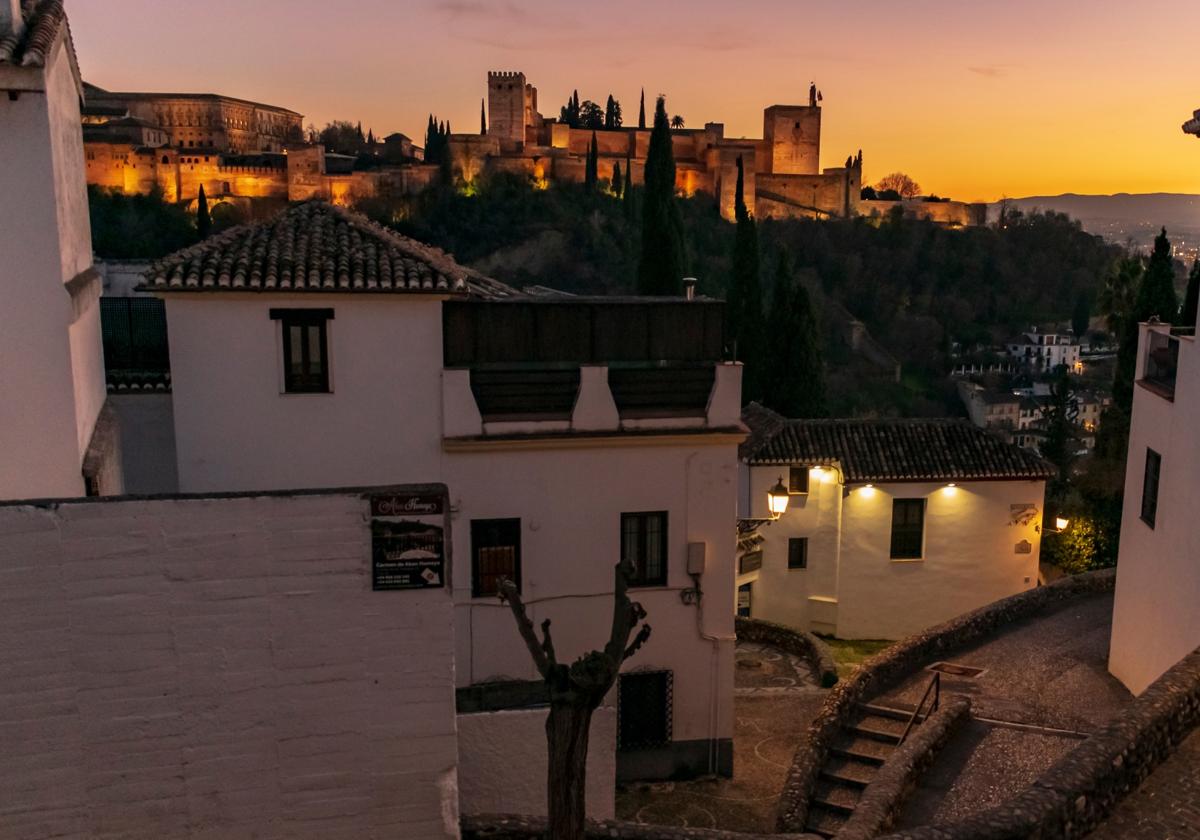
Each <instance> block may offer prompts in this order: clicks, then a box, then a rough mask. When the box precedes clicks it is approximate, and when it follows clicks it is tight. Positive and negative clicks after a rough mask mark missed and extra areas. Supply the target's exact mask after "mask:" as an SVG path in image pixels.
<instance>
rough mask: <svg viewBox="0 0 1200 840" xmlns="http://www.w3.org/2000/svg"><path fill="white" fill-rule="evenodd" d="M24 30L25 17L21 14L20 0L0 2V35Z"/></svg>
mask: <svg viewBox="0 0 1200 840" xmlns="http://www.w3.org/2000/svg"><path fill="white" fill-rule="evenodd" d="M24 29H25V16H24V15H23V14H21V0H0V35H7V34H8V33H9V32H14V33H16V34H17V35H20V34H21V31H22V30H24Z"/></svg>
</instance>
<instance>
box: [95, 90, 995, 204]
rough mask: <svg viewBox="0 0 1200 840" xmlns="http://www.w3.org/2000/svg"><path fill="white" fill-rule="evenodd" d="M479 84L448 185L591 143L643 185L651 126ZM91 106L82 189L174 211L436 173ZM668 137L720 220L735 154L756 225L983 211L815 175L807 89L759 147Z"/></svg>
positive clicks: (294, 130) (134, 96) (410, 183)
mask: <svg viewBox="0 0 1200 840" xmlns="http://www.w3.org/2000/svg"><path fill="white" fill-rule="evenodd" d="M487 85H488V90H487V126H486V130H485V131H481V132H480V133H477V134H451V135H450V138H449V157H450V169H451V175H452V177H453V179H454V181H455V182H456V183H460V184H471V183H474V182H475V181H476V180H477V179H479V178H481V177H486V176H488V175H491V174H493V173H513V174H518V175H524V176H527V177H529V178H530V179H531V180H532V181H533V182H534V183H536V184H539V185H545V184H547V183H549V182H552V181H557V182H578V181H583V180H584V176H585V168H586V159H587V155H588V149H589V147H590V145H591V142H592V137H593V134H594V135H595V137H596V143H597V148H598V150H599V156H600V163H599V171H600V173H601V174H602V176H603V175H606V174H607V173H610V172H612V171H613V167H614V165H616V164H620V166H621V169H622V172H626V168H628V176H629V177H631V178H632V182H633V183H635V184H638V183H641V181H642V174H643V168H644V165H645V161H646V154H647V151H648V150H649V146H650V129H649V128H641V127H628V128H626V127H622V128H617V129H599V130H596V131H594V132H593V130H592V129H590V128H572V127H570V126H568V125H566V124H565V123H562V122H560V121H559V120H557V119H554V118H550V117H544V116H542V115H541V113H539V111H538V95H537V88H536V87H534V86H533V85H532V84H530V83H529V82H528V81H527V80H526V78H525V75H524V74H523V73H517V72H492V73H488V79H487ZM85 96H86V103H85V106H84V109H83V122H84V146H85V152H86V155H85V156H86V161H87V179H88V183H89V184H94V185H97V186H102V187H108V188H114V189H118V190H121V191H123V192H125V193H127V194H136V193H148V192H150V190H151V189H152V188H153V187H155V186H158V187H159V188H160V189H161V190H162V192H163V195H164V196H165V197H166V198H167V200H169V201H182V202H191V201H194V200H195V199H196V197H197V196H198V194H199V191H200V187H201V186H203V187H204V191H205V193H206V195H207V196H208V197H209V199H210V201H213V200H215V201H217V202H233V203H236V204H241V205H244V206H246V205H251V204H253V203H254V202H256V201H261V200H263V199H274V200H286V201H303V200H306V199H309V198H316V197H319V198H325V199H328V200H330V201H332V202H333V203H335V204H342V205H347V204H351V203H353V201H354V200H355V199H357V198H364V197H370V196H376V195H412V194H415V193H418V192H420V191H422V190H424V189H426V188H427V187H428V186H430V185H431V184H433V183H435V182H436V181H437V179H438V177H439V174H440V167H439V166H437V165H435V164H431V163H426V162H425V161H424V152H423V150H422V149H421V148H420V147H418V146H416V145H414V144H413V141H412V140H411V139H410V138H409V137H407V136H405V135H403V134H399V133H397V134H392V135H389V136H388V137H386V138H385V139H384V140H383V142H382V143H379V144H376V149H375V150H374V151H375V152H376V153H377V155H378V157H379V160H380V165H378V166H373V167H371V168H360V167H358V166H357V165H356V159H355V158H353V157H351V156H347V155H338V154H332V153H328V152H326V151H325V149H324V148H323V147H322V146H320V145H319V144H313V143H306V142H305V137H304V132H303V127H302V126H303V116H302V115H301V114H298V113H296V112H295V111H290V110H287V109H286V108H280V107H276V106H272V105H262V104H259V103H255V102H248V101H245V100H241V99H236V98H233V97H230V96H221V95H215V94H181V93H114V92H110V91H106V90H102V89H100V88H98V87H95V86H92V85H87V86H85ZM481 128H483V127H482V126H481ZM672 140H673V145H674V153H675V162H676V179H677V186H678V189H679V190H680V192H682V193H683V194H685V195H692V194H694V193H697V192H703V193H708V194H710V195H713V196H715V197H716V199H717V200H718V203H719V205H720V208H721V213H722V215H723V216H725V217H726V218H727V219H732V218H733V205H734V191H735V186H736V167H737V160H738V158H742V160H743V164H744V169H745V178H744V180H745V185H744V190H745V196H746V201H747V204H748V205H749V206H751V207H752V208H754V212H755V215H756V216H757V217H758V218H786V217H799V216H802V217H813V218H848V217H852V216H856V215H865V216H883V215H887V214H888V213H889V212H891V210H892V208H893V207H896V206H900V207H901V209H902V210H903V212H904V213H905V214H906V215H909V216H916V217H921V218H927V219H930V220H932V221H935V222H938V223H941V224H946V225H954V226H966V225H975V224H982V223H983V221H984V219H985V216H986V206H985V205H982V204H966V203H963V202H957V201H937V202H926V201H920V200H915V201H903V202H894V201H876V200H871V201H866V200H862V199H861V198H860V193H861V190H862V186H863V183H862V173H863V160H862V152H861V151H859V152H858V153H856V154H853V155H851V156H849V157H847V158H846V159H845V161H844V162H843V163H842V164H841V165H840V166H835V167H826V168H824V169H823V168H821V165H820V153H821V104H820V98H819V96H818V93H817V91H816V88H815V87H814V88H811V89H810V91H809V94H808V101H807V104H804V105H771V106H770V107H768V108H766V109H765V110H764V111H763V132H762V137H761V138H758V139H749V138H730V137H726V136H725V126H724V124H723V123H719V122H709V123H706V124H705V125H704V127H703V128H696V129H691V128H688V129H675V130H673V131H672Z"/></svg>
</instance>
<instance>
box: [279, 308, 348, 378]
mask: <svg viewBox="0 0 1200 840" xmlns="http://www.w3.org/2000/svg"><path fill="white" fill-rule="evenodd" d="M271 318H272V319H274V320H277V321H281V322H282V328H283V390H284V392H285V393H288V394H324V393H328V392H329V346H328V335H327V333H326V322H327V321H329V320H330V319H332V318H333V310H332V309H272V310H271Z"/></svg>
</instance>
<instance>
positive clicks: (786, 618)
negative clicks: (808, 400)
mask: <svg viewBox="0 0 1200 840" xmlns="http://www.w3.org/2000/svg"><path fill="white" fill-rule="evenodd" d="M743 419H744V421H745V423H746V425H747V426H748V427H749V428H750V430H751V436H750V438H749V439H748V440H747V441H746V443H745V444H744V445H743V447H742V469H741V487H740V492H739V500H738V509H739V516H740V517H741V522H740V527H739V552H738V554H739V556H738V576H737V584H738V603H739V612H741V613H742V614H743V615H749V616H752V617H754V618H761V619H766V620H768V621H774V622H778V623H780V624H787V625H792V626H796V627H801V628H803V629H806V630H812V631H815V632H819V633H827V634H831V635H835V636H838V637H841V638H848V639H900V638H903V637H904V636H907V635H910V634H912V633H916V632H919V631H921V630H923V629H925V628H927V627H930V626H932V625H934V624H937V623H939V622H941V621H945V620H947V619H950V618H953V617H954V616H956V615H959V614H961V613H964V612H967V611H968V610H972V609H975V608H976V607H980V606H982V605H984V604H987V603H990V602H992V601H995V600H997V599H999V598H1004V597H1006V596H1008V595H1013V594H1015V593H1017V592H1021V591H1024V590H1026V589H1030V588H1032V587H1034V586H1036V585H1037V581H1038V558H1039V554H1040V549H1041V530H1042V527H1043V502H1044V496H1045V483H1046V480H1047V479H1048V478H1049V477H1051V476H1052V475H1053V468H1052V467H1051V466H1050V465H1048V464H1047V463H1046V462H1044V461H1042V460H1041V459H1040V458H1038V457H1036V456H1035V455H1033V454H1031V453H1029V452H1027V451H1025V450H1022V449H1020V448H1018V447H1016V446H1013V445H1011V444H1008V443H1005V442H1003V441H1002V440H1000V439H999V438H997V437H995V436H993V435H992V434H990V433H988V432H986V431H984V430H982V429H979V428H976V427H975V426H973V425H971V424H970V423H969V422H967V421H965V420H788V419H785V418H784V417H782V416H780V415H778V414H776V413H775V412H772V411H770V410H768V409H766V408H763V407H762V406H759V405H757V404H751V406H750V407H749V408H747V409H746V411H745V413H744V415H743ZM772 493H774V494H775V495H772ZM776 500H777V501H776ZM772 504H776V505H778V508H780V509H782V513H780V512H779V510H776V511H775V512H774V513H773V512H772V510H771V509H770V508H771V505H772Z"/></svg>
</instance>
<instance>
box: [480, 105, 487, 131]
mask: <svg viewBox="0 0 1200 840" xmlns="http://www.w3.org/2000/svg"><path fill="white" fill-rule="evenodd" d="M479 133H480V134H487V109H486V108H485V107H484V104H483V97H480V99H479Z"/></svg>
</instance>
